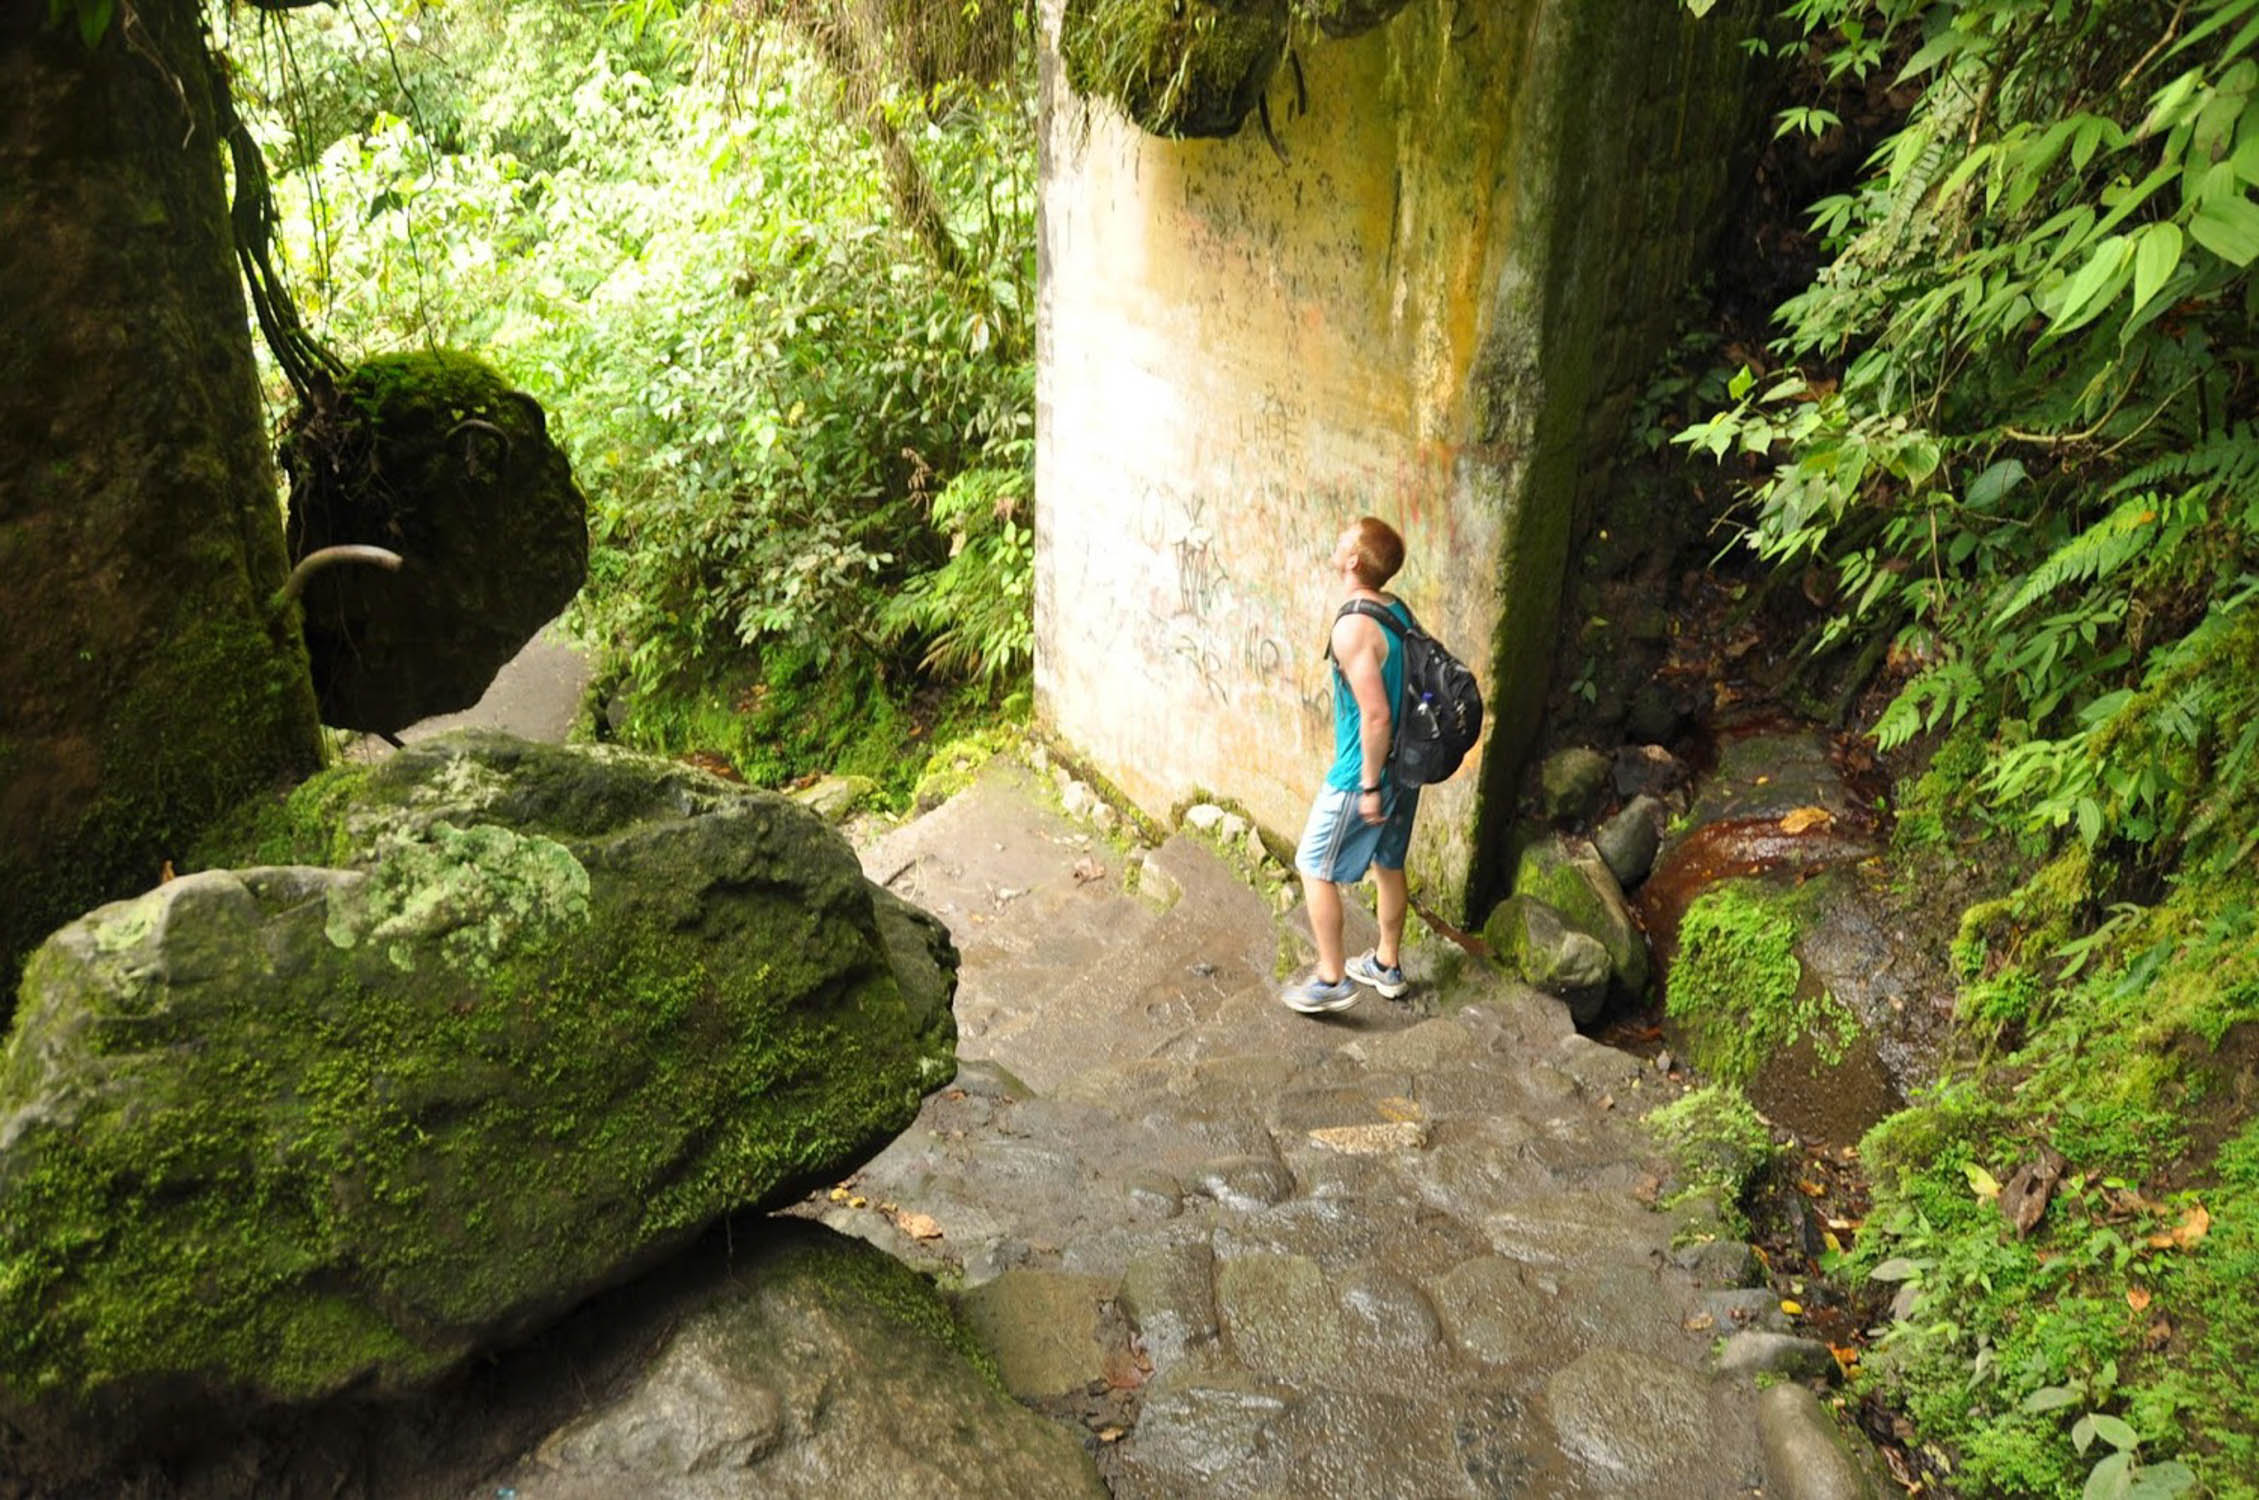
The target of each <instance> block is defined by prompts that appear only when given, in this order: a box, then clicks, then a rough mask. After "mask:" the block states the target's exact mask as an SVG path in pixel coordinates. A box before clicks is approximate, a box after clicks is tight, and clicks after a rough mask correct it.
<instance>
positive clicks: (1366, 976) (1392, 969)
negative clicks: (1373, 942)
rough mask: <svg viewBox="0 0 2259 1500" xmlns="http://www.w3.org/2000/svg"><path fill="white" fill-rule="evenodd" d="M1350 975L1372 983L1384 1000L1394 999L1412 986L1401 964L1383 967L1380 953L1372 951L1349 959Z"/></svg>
mask: <svg viewBox="0 0 2259 1500" xmlns="http://www.w3.org/2000/svg"><path fill="white" fill-rule="evenodd" d="M1349 977H1350V978H1351V979H1354V980H1356V981H1357V982H1358V983H1359V984H1363V985H1370V986H1371V987H1372V989H1373V991H1374V992H1375V993H1376V994H1378V995H1379V996H1380V997H1381V998H1382V999H1383V1000H1394V999H1395V998H1396V997H1397V996H1398V995H1401V994H1403V993H1404V992H1405V991H1406V990H1407V989H1410V988H1411V986H1410V985H1408V984H1406V983H1405V982H1404V970H1403V969H1402V968H1401V967H1400V966H1398V965H1396V964H1390V965H1388V966H1387V967H1385V968H1384V967H1382V965H1381V961H1380V955H1379V954H1378V953H1376V952H1371V951H1367V952H1364V953H1360V954H1358V955H1357V956H1356V957H1355V958H1353V959H1351V960H1349Z"/></svg>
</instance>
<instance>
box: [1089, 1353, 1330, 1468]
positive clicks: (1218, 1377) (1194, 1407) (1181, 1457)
mask: <svg viewBox="0 0 2259 1500" xmlns="http://www.w3.org/2000/svg"><path fill="white" fill-rule="evenodd" d="M1294 1406H1295V1401H1294V1397H1293V1395H1292V1393H1290V1392H1287V1391H1283V1390H1281V1389H1279V1388H1278V1387H1276V1386H1274V1385H1272V1384H1270V1383H1269V1382H1267V1381H1262V1380H1259V1379H1256V1378H1254V1377H1252V1376H1246V1375H1239V1374H1234V1373H1230V1372H1209V1373H1206V1374H1204V1375H1202V1376H1201V1377H1199V1378H1196V1379H1186V1380H1183V1381H1175V1380H1166V1379H1163V1380H1156V1381H1154V1383H1153V1384H1152V1385H1151V1386H1148V1387H1147V1388H1146V1396H1145V1405H1144V1407H1143V1408H1142V1409H1141V1410H1140V1412H1139V1414H1138V1420H1137V1432H1136V1436H1135V1437H1134V1438H1133V1439H1132V1440H1131V1441H1130V1442H1129V1443H1127V1444H1125V1445H1124V1447H1123V1451H1122V1453H1121V1459H1120V1461H1121V1465H1122V1470H1123V1474H1124V1477H1125V1478H1127V1479H1128V1480H1129V1481H1130V1484H1129V1486H1128V1492H1129V1493H1131V1494H1154V1495H1172V1494H1183V1493H1187V1492H1189V1493H1192V1494H1199V1495H1244V1494H1250V1493H1260V1492H1261V1491H1262V1490H1263V1489H1265V1488H1267V1487H1268V1482H1269V1480H1270V1479H1271V1478H1272V1476H1274V1475H1275V1474H1276V1473H1277V1469H1278V1463H1279V1459H1280V1457H1281V1456H1282V1455H1281V1453H1280V1445H1279V1444H1278V1442H1277V1440H1276V1438H1275V1437H1274V1436H1273V1432H1272V1429H1273V1428H1274V1427H1275V1426H1276V1425H1277V1424H1278V1423H1279V1422H1280V1421H1282V1420H1283V1419H1284V1418H1285V1417H1286V1416H1287V1414H1288V1413H1289V1412H1291V1411H1292V1410H1293V1409H1294Z"/></svg>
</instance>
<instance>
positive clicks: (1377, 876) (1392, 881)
mask: <svg viewBox="0 0 2259 1500" xmlns="http://www.w3.org/2000/svg"><path fill="white" fill-rule="evenodd" d="M1373 887H1374V889H1375V890H1376V892H1377V893H1378V894H1379V897H1380V899H1379V900H1378V901H1377V902H1376V903H1375V905H1376V906H1377V907H1378V908H1379V910H1378V912H1377V913H1376V915H1377V916H1378V917H1379V918H1380V946H1378V947H1377V948H1375V949H1374V950H1373V957H1374V958H1375V959H1377V960H1378V961H1379V962H1380V966H1381V967H1382V968H1384V969H1393V968H1395V967H1396V966H1397V965H1398V963H1400V962H1401V961H1402V959H1403V956H1404V955H1403V952H1402V949H1403V946H1404V909H1405V908H1406V907H1407V906H1409V905H1410V904H1411V896H1410V893H1409V892H1408V891H1407V890H1406V889H1405V885H1404V872H1403V871H1402V870H1384V869H1382V868H1381V867H1380V866H1379V865H1375V866H1373ZM1334 910H1335V912H1336V913H1337V914H1338V913H1339V911H1340V910H1341V906H1340V903H1339V901H1338V900H1337V901H1336V902H1335V905H1334ZM1340 930H1341V929H1340V928H1339V927H1338V926H1336V927H1335V928H1334V931H1335V932H1337V933H1338V932H1339V931H1340ZM1336 941H1337V943H1338V939H1337V940H1336Z"/></svg>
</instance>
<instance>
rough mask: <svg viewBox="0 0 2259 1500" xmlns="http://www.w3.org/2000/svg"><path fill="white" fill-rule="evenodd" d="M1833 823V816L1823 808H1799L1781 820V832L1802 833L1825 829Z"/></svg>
mask: <svg viewBox="0 0 2259 1500" xmlns="http://www.w3.org/2000/svg"><path fill="white" fill-rule="evenodd" d="M1834 821H1835V814H1834V813H1832V812H1829V811H1828V810H1827V809H1826V808H1824V807H1799V808H1797V809H1796V810H1795V811H1794V812H1790V813H1786V814H1784V815H1783V816H1782V818H1781V832H1783V833H1788V834H1796V833H1802V832H1803V831H1804V830H1805V829H1807V828H1825V827H1827V826H1828V824H1830V823H1833V822H1834Z"/></svg>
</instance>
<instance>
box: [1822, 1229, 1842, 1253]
mask: <svg viewBox="0 0 2259 1500" xmlns="http://www.w3.org/2000/svg"><path fill="white" fill-rule="evenodd" d="M1820 1243H1822V1244H1824V1245H1826V1246H1827V1247H1828V1249H1829V1250H1830V1251H1832V1252H1833V1253H1835V1254H1837V1255H1841V1254H1842V1253H1843V1241H1841V1240H1839V1239H1837V1238H1836V1237H1835V1231H1834V1230H1832V1229H1830V1230H1824V1231H1822V1233H1821V1235H1820Z"/></svg>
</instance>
